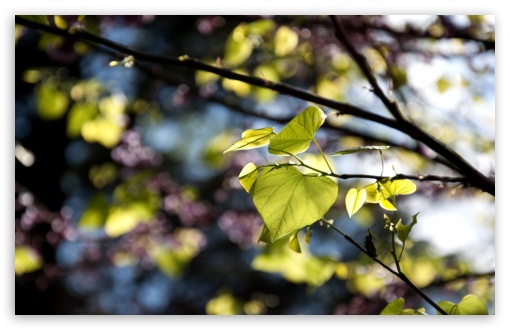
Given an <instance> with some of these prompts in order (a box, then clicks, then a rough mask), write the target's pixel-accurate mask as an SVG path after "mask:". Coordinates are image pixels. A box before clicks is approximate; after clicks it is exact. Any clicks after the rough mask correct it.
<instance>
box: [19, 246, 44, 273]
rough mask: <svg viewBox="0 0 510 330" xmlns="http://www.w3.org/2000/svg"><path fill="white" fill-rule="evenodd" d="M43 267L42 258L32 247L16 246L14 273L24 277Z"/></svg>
mask: <svg viewBox="0 0 510 330" xmlns="http://www.w3.org/2000/svg"><path fill="white" fill-rule="evenodd" d="M42 265H43V260H42V258H41V256H39V254H38V253H37V252H36V251H35V250H34V249H33V248H31V247H29V246H23V245H16V247H15V248H14V272H15V273H16V275H23V274H25V273H30V272H33V271H36V270H38V269H39V268H41V267H42Z"/></svg>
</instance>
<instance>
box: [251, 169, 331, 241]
mask: <svg viewBox="0 0 510 330" xmlns="http://www.w3.org/2000/svg"><path fill="white" fill-rule="evenodd" d="M337 195H338V186H337V185H336V184H335V182H333V180H331V179H329V178H328V177H324V176H322V177H319V176H309V175H306V174H303V173H301V172H300V171H299V170H297V169H296V168H294V167H290V166H284V167H271V168H266V169H264V170H263V171H262V172H261V173H260V175H259V177H258V179H257V181H256V182H255V184H254V186H253V187H252V196H253V202H254V203H255V207H256V208H257V210H258V211H259V213H260V215H261V216H262V219H263V220H264V223H265V224H266V226H267V227H268V229H269V231H270V232H271V242H274V241H275V240H276V239H278V238H280V237H282V236H284V235H286V234H289V233H290V232H292V231H294V230H297V229H301V228H303V227H305V226H307V225H311V224H312V223H314V222H315V221H317V220H319V219H320V218H322V217H323V216H324V215H325V214H326V212H327V211H328V210H329V209H330V208H331V206H332V205H333V203H334V202H335V200H336V197H337Z"/></svg>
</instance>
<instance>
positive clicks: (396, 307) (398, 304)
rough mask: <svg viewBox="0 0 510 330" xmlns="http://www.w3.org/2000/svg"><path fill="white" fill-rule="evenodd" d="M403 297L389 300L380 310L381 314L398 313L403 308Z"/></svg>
mask: <svg viewBox="0 0 510 330" xmlns="http://www.w3.org/2000/svg"><path fill="white" fill-rule="evenodd" d="M404 301H405V300H404V298H398V299H395V300H393V301H392V302H390V303H389V304H388V305H386V307H384V309H383V310H382V312H381V315H400V314H401V313H402V309H403V308H404Z"/></svg>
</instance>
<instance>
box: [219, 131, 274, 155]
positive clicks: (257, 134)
mask: <svg viewBox="0 0 510 330" xmlns="http://www.w3.org/2000/svg"><path fill="white" fill-rule="evenodd" d="M274 135H275V133H274V132H273V128H272V127H265V128H259V129H249V130H246V131H244V132H243V134H242V136H241V137H242V139H241V140H239V141H237V142H236V143H234V144H233V145H231V146H230V148H228V149H227V150H225V151H224V152H223V153H227V152H229V151H233V150H247V149H255V148H259V147H263V146H265V145H266V144H268V143H269V140H271V138H272V137H273V136H274Z"/></svg>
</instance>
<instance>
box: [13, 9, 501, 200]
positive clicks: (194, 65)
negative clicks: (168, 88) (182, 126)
mask: <svg viewBox="0 0 510 330" xmlns="http://www.w3.org/2000/svg"><path fill="white" fill-rule="evenodd" d="M15 23H16V24H21V25H24V26H27V27H30V28H34V29H38V30H41V31H45V32H49V33H53V34H56V35H60V36H63V37H66V38H69V39H71V40H85V41H89V42H94V43H98V44H100V45H103V46H106V47H109V48H111V49H114V50H117V51H119V52H122V53H124V54H126V55H133V56H134V57H135V58H136V60H139V61H148V62H153V63H162V64H167V65H173V66H181V67H187V68H191V69H194V70H203V71H207V72H212V73H215V74H217V75H219V76H221V77H224V78H227V79H233V80H238V81H242V82H245V83H248V84H250V85H254V86H259V87H263V88H268V89H272V90H274V91H277V92H279V93H282V94H286V95H291V96H294V97H296V98H299V99H302V100H305V101H309V102H313V103H316V104H320V105H323V106H326V107H329V108H331V109H335V110H338V111H339V112H340V113H341V114H348V115H353V116H356V117H359V118H363V119H366V120H369V121H372V122H376V123H379V124H382V125H385V126H387V127H391V128H394V129H396V130H399V131H401V132H404V133H406V134H407V135H409V136H411V137H412V138H414V139H415V140H417V141H421V142H422V143H424V144H425V145H427V146H428V147H429V148H431V149H432V150H434V151H435V152H437V153H438V154H440V155H442V156H443V157H444V158H445V159H446V160H448V161H449V162H451V163H452V164H453V165H454V166H455V167H457V168H458V169H459V171H460V172H461V174H463V175H465V176H466V178H467V179H468V180H469V184H470V185H472V186H474V187H477V188H479V189H481V190H483V191H485V192H488V193H490V194H491V195H495V184H494V182H493V181H491V180H489V179H488V178H487V177H485V176H484V175H483V174H481V173H480V172H478V171H477V170H476V169H474V168H473V167H472V166H471V165H470V164H469V163H468V162H467V161H466V160H464V159H463V158H462V157H461V156H460V155H458V154H457V153H455V152H454V151H452V150H451V149H449V148H448V147H447V146H445V145H444V144H442V143H441V142H439V141H438V140H436V139H434V138H433V137H432V136H430V135H428V134H427V133H426V132H424V131H422V130H421V129H420V128H419V127H417V126H415V125H414V124H412V123H410V122H408V121H406V120H398V118H401V116H400V117H399V113H397V112H396V111H394V109H398V108H395V103H391V102H390V101H389V100H387V102H388V105H389V107H390V108H389V109H393V111H392V113H393V112H395V113H393V115H394V116H396V117H395V118H397V120H393V119H390V118H387V117H383V116H380V115H377V114H374V113H371V112H369V111H366V110H364V109H361V108H359V107H356V106H354V105H351V104H348V103H342V102H337V101H334V100H331V99H327V98H323V97H321V96H318V95H317V94H314V93H311V92H308V91H306V90H303V89H300V88H297V87H294V86H292V85H288V84H284V83H277V82H272V81H268V80H266V79H261V78H257V77H253V76H248V75H242V74H238V73H235V72H232V71H231V70H228V69H225V68H219V67H216V66H212V65H209V64H207V63H206V62H203V61H201V60H198V59H195V58H191V57H189V56H180V57H175V56H161V55H154V54H149V53H145V52H141V51H138V50H134V49H131V48H128V47H126V46H124V45H121V44H118V43H115V42H112V41H111V40H108V39H105V38H102V37H100V36H96V35H94V34H91V33H88V32H86V31H83V30H78V29H74V30H70V31H66V30H60V29H58V28H56V27H53V26H48V25H44V24H40V23H37V22H33V21H30V20H27V19H25V18H22V17H19V16H16V17H15ZM370 75H372V74H371V73H370ZM374 81H375V78H374ZM381 93H382V91H381ZM382 95H383V94H382ZM392 104H393V105H392Z"/></svg>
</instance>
